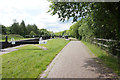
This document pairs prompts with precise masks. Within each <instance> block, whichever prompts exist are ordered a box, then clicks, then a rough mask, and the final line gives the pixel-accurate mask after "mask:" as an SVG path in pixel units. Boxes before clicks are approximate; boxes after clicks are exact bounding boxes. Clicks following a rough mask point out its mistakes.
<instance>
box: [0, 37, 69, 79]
mask: <svg viewBox="0 0 120 80" xmlns="http://www.w3.org/2000/svg"><path fill="white" fill-rule="evenodd" d="M68 42H69V41H66V40H64V39H53V40H49V41H48V42H47V44H42V45H41V46H44V47H47V48H48V50H41V49H40V48H39V47H37V46H34V45H27V46H24V47H20V48H18V49H19V50H18V51H14V52H11V53H8V54H3V55H2V58H3V61H2V72H3V73H2V75H3V78H37V77H38V76H39V74H40V73H41V72H42V71H44V70H45V69H46V67H47V65H49V63H50V62H51V61H52V60H53V58H54V57H55V56H56V55H57V54H58V53H59V52H60V51H61V49H62V48H64V46H65V45H66V44H67V43H68ZM37 45H39V44H37Z"/></svg>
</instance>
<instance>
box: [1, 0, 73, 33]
mask: <svg viewBox="0 0 120 80" xmlns="http://www.w3.org/2000/svg"><path fill="white" fill-rule="evenodd" d="M49 5H50V2H48V1H47V0H0V24H2V25H5V26H11V24H12V23H13V20H14V19H16V20H17V22H19V23H20V22H21V21H22V20H24V21H25V24H26V25H27V24H36V25H37V26H38V28H39V29H41V28H45V29H47V30H51V31H54V32H58V31H63V30H66V29H69V27H70V26H71V25H72V23H71V21H70V20H69V21H68V22H60V21H59V19H58V16H57V15H54V16H52V15H50V13H46V12H47V11H48V10H49Z"/></svg>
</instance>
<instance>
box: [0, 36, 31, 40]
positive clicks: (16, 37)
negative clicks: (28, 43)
mask: <svg viewBox="0 0 120 80" xmlns="http://www.w3.org/2000/svg"><path fill="white" fill-rule="evenodd" d="M6 36H8V41H11V38H14V40H15V41H17V40H25V39H31V38H24V37H22V36H20V35H16V34H10V35H1V36H0V41H5V37H6Z"/></svg>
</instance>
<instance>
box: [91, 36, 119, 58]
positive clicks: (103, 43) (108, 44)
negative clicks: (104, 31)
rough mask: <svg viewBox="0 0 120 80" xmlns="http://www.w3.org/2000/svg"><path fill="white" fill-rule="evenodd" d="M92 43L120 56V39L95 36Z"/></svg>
mask: <svg viewBox="0 0 120 80" xmlns="http://www.w3.org/2000/svg"><path fill="white" fill-rule="evenodd" d="M92 43H93V44H95V45H98V46H100V47H101V48H103V49H105V50H107V51H109V52H110V53H111V54H112V55H114V56H117V57H120V41H118V40H112V39H101V38H93V39H92Z"/></svg>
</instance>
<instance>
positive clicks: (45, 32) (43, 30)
mask: <svg viewBox="0 0 120 80" xmlns="http://www.w3.org/2000/svg"><path fill="white" fill-rule="evenodd" d="M39 33H40V36H51V34H50V32H49V31H47V29H40V30H39Z"/></svg>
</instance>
